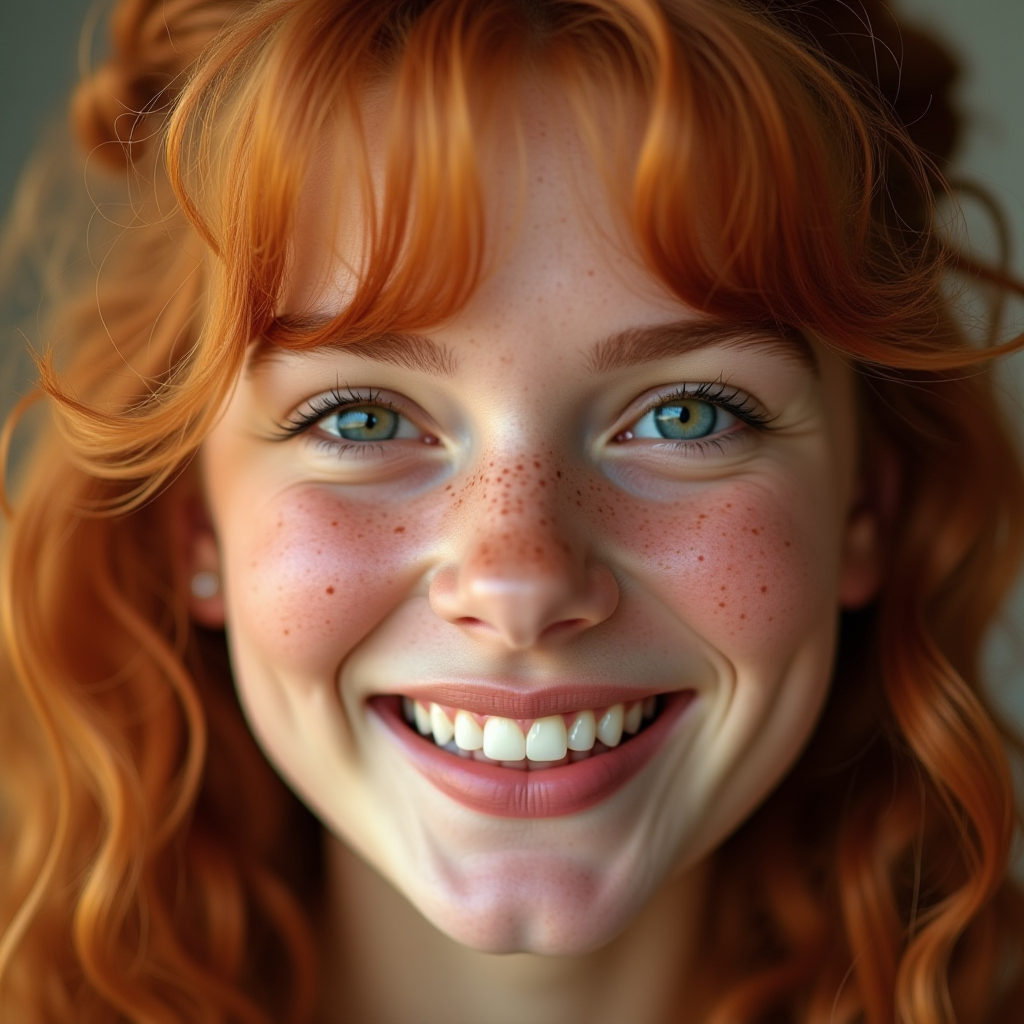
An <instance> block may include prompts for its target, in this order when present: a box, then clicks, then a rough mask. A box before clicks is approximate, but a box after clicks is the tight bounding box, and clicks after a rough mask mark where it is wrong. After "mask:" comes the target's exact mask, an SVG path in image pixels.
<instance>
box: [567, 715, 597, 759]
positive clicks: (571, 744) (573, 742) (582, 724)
mask: <svg viewBox="0 0 1024 1024" xmlns="http://www.w3.org/2000/svg"><path fill="white" fill-rule="evenodd" d="M596 736H597V721H596V720H595V719H594V712H593V711H589V710H588V711H580V712H579V713H578V714H577V715H576V717H575V718H574V719H573V720H572V725H570V726H569V735H568V737H567V739H566V746H567V747H568V748H569V749H570V750H590V749H591V747H593V745H594V739H595V737H596Z"/></svg>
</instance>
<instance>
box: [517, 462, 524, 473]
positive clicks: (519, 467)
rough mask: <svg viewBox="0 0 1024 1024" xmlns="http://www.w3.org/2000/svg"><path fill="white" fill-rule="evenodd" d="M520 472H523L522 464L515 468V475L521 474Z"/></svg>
mask: <svg viewBox="0 0 1024 1024" xmlns="http://www.w3.org/2000/svg"><path fill="white" fill-rule="evenodd" d="M522 471H523V467H522V464H519V465H517V466H516V472H517V473H522Z"/></svg>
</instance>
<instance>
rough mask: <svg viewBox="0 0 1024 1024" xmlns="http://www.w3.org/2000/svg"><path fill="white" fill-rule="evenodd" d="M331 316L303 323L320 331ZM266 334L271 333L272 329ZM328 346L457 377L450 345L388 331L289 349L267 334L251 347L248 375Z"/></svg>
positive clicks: (437, 374)
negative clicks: (292, 355)
mask: <svg viewBox="0 0 1024 1024" xmlns="http://www.w3.org/2000/svg"><path fill="white" fill-rule="evenodd" d="M332 319H333V318H332V317H328V316H324V317H316V318H310V319H308V320H306V319H305V318H304V324H303V326H306V325H307V324H308V325H309V326H310V327H312V329H313V330H319V329H321V328H323V327H325V326H326V325H327V324H329V323H330V321H331V320H332ZM267 334H271V335H272V329H271V330H270V331H268V332H267ZM325 348H326V349H333V350H335V351H337V352H351V353H352V355H354V356H358V357H359V358H360V359H373V360H376V361H377V362H381V363H390V364H391V365H392V366H400V367H402V368H403V369H406V370H415V371H418V372H419V373H426V374H429V375H430V376H432V377H454V376H455V370H456V367H457V366H458V360H457V359H456V358H455V354H454V353H453V352H452V351H451V349H449V348H448V346H447V345H444V344H441V343H439V342H436V341H434V340H432V339H431V338H427V337H424V336H423V335H422V334H407V333H398V332H388V333H385V334H376V335H374V336H373V337H371V338H367V339H365V340H362V339H360V340H359V341H344V340H339V341H336V342H328V343H327V344H326V345H320V346H317V347H316V348H307V349H295V348H286V347H284V346H283V345H277V344H275V343H274V341H273V340H272V338H271V337H267V336H266V335H264V336H262V337H260V338H259V339H257V341H256V342H255V344H254V345H253V347H252V351H251V352H250V354H249V359H248V362H247V364H246V374H248V375H251V374H253V373H255V372H256V371H257V370H258V369H259V368H260V367H261V366H263V365H264V364H265V363H268V362H272V361H273V360H274V359H276V358H279V357H281V356H284V355H285V354H287V353H289V352H298V353H299V354H303V353H310V352H319V351H322V350H323V349H325Z"/></svg>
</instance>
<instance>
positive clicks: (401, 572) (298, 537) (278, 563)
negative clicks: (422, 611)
mask: <svg viewBox="0 0 1024 1024" xmlns="http://www.w3.org/2000/svg"><path fill="white" fill-rule="evenodd" d="M225 536H226V537H227V539H226V540H222V547H223V549H224V556H225V562H226V574H227V579H226V586H227V596H228V626H229V628H230V629H232V630H233V631H234V632H236V634H243V633H244V635H245V636H246V638H247V640H248V642H249V643H250V644H253V645H254V646H256V647H257V648H258V649H259V650H260V651H262V653H263V656H264V657H265V658H267V659H268V660H270V661H271V662H277V663H280V664H281V666H282V668H283V669H284V670H285V671H287V670H289V669H291V670H295V671H296V672H299V673H305V672H314V673H321V672H332V673H333V671H334V670H335V669H336V668H337V665H338V662H339V661H340V659H341V658H343V657H344V656H345V655H346V654H347V653H348V652H349V651H350V650H351V649H352V648H353V647H354V646H355V645H356V644H357V643H358V642H359V641H360V640H361V639H362V638H363V637H364V636H366V634H367V633H368V632H369V631H370V630H371V629H372V628H373V627H374V626H375V625H377V623H378V622H380V620H381V619H382V618H384V617H385V616H386V615H387V614H388V612H389V611H390V610H391V609H392V608H393V607H394V606H395V605H396V604H397V603H399V602H400V601H401V600H402V598H403V597H404V596H405V595H406V594H407V593H408V586H409V568H410V566H415V564H416V555H415V551H416V548H417V546H418V544H417V539H416V532H415V530H414V529H413V527H412V525H411V524H410V521H409V517H407V516H404V515H397V514H396V513H395V512H394V511H389V510H386V509H385V510H381V509H379V508H373V507H372V506H369V505H362V504H355V503H351V502H343V501H339V500H337V499H336V498H334V497H332V496H331V495H326V494H319V493H313V494H309V495H304V496H303V497H301V498H299V499H296V498H291V499H290V500H288V501H283V502H281V503H280V504H278V505H276V506H273V507H271V508H269V509H267V510H261V512H260V513H259V514H258V516H257V517H256V521H255V522H254V523H253V524H252V526H251V527H250V528H248V529H247V530H245V531H244V533H242V534H241V537H240V539H239V540H238V541H237V542H236V543H235V544H232V542H231V539H230V532H228V533H227V534H225V531H224V530H223V528H222V538H223V537H225Z"/></svg>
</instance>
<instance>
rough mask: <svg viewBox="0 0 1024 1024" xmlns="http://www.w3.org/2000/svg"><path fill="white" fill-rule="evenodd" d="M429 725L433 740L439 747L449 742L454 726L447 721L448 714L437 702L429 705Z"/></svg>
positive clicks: (453, 732)
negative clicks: (432, 732)
mask: <svg viewBox="0 0 1024 1024" xmlns="http://www.w3.org/2000/svg"><path fill="white" fill-rule="evenodd" d="M430 727H431V729H433V731H434V742H435V743H436V744H437V745H438V746H439V747H443V746H444V745H445V744H446V743H450V742H451V739H452V737H453V736H454V735H455V726H453V725H452V723H451V722H449V721H448V716H447V715H446V714H445V713H444V712H443V711H442V710H441V709H440V707H438V705H437V704H431V705H430Z"/></svg>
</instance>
